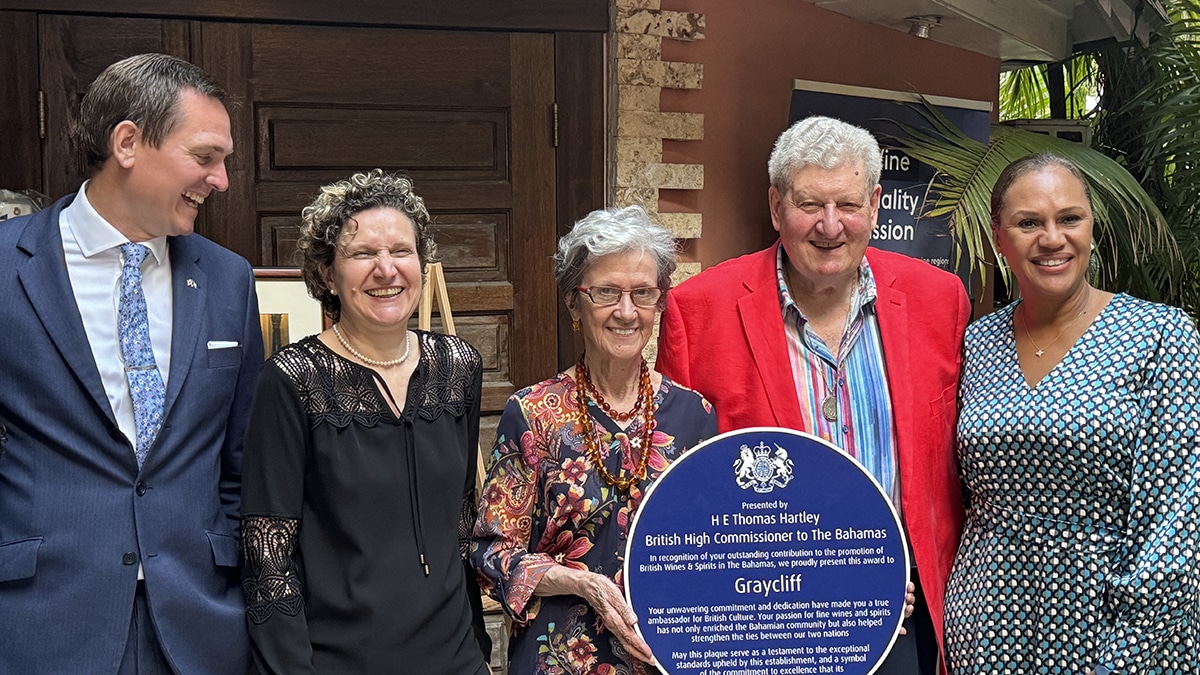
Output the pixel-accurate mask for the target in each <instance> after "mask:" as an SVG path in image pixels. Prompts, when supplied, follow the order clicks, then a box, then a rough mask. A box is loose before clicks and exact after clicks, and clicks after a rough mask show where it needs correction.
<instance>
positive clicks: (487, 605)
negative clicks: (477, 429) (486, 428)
mask: <svg viewBox="0 0 1200 675" xmlns="http://www.w3.org/2000/svg"><path fill="white" fill-rule="evenodd" d="M435 297H436V298H437V303H438V315H440V316H441V317H442V332H443V333H446V334H447V335H456V333H455V332H454V315H453V314H452V313H451V311H450V295H449V294H448V293H446V274H445V273H444V272H443V271H442V263H440V262H436V263H429V264H428V265H426V266H425V285H424V286H422V287H421V304H420V305H418V307H417V327H418V328H420V329H421V330H429V329H430V327H431V326H432V325H433V301H434V298H435ZM481 440H482V439H481ZM486 477H487V470H486V469H484V468H483V447H482V446H480V447H476V448H475V498H476V500H478V499H479V495H481V494H483V480H484V478H486ZM483 607H484V609H485V610H490V611H499V610H500V605H499V603H497V602H496V601H495V600H493V599H492V598H491V597H490V596H488V594H487V593H484V594H483ZM509 621H510V619H509V618H508V615H507V614H506V615H504V626H505V629H506V630H508V629H510V628H511V627H510V626H509ZM489 662H490V661H489Z"/></svg>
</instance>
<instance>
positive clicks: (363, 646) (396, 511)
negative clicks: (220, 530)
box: [242, 332, 490, 675]
mask: <svg viewBox="0 0 1200 675" xmlns="http://www.w3.org/2000/svg"><path fill="white" fill-rule="evenodd" d="M418 338H419V343H420V359H421V360H420V362H419V364H418V365H417V368H416V371H415V372H414V373H413V375H412V378H411V380H410V382H409V386H408V396H407V398H406V401H405V406H404V411H403V413H402V415H401V416H400V418H399V419H397V418H396V416H395V415H394V414H393V413H392V411H391V409H390V408H389V407H388V405H387V400H386V399H385V395H390V394H385V392H387V387H386V385H384V383H383V381H382V379H380V378H379V376H378V375H377V374H376V373H375V371H373V370H371V369H369V368H365V367H363V366H360V365H358V364H357V363H354V362H352V361H349V360H347V359H345V358H343V357H341V356H339V355H338V354H336V353H335V352H333V351H332V350H331V349H329V348H328V347H327V346H325V344H324V343H322V342H321V341H320V340H318V339H317V338H316V337H315V336H313V337H308V338H305V339H303V340H301V341H300V342H298V343H294V344H291V345H288V346H287V347H284V348H283V349H282V350H280V351H279V352H277V353H276V354H275V355H274V356H273V357H271V359H270V360H269V361H268V362H267V363H266V364H265V365H264V366H263V370H262V373H261V375H260V377H259V381H258V390H257V392H256V395H255V399H254V405H253V410H252V413H251V416H250V428H249V430H248V432H247V435H246V445H245V457H244V461H243V472H242V513H243V517H242V549H243V552H244V554H245V566H244V570H243V588H244V590H245V595H246V606H247V612H248V615H249V618H250V621H249V629H250V637H251V640H252V642H253V645H254V658H255V663H256V665H257V666H258V668H259V670H260V671H262V672H264V673H288V674H289V675H290V674H293V673H401V672H404V673H453V674H457V673H464V674H468V675H472V674H475V673H486V672H487V669H486V666H485V660H484V653H485V651H486V650H487V648H488V647H489V646H490V644H489V643H488V642H487V637H486V633H484V632H483V620H482V612H481V609H480V601H479V591H478V588H477V586H476V584H475V581H474V575H473V574H468V573H467V568H466V566H465V561H464V555H465V551H466V542H467V539H468V537H469V533H470V529H471V526H472V524H473V522H474V516H475V513H474V512H475V499H474V496H475V489H474V488H475V470H476V469H475V466H476V447H477V445H478V440H479V396H480V387H481V378H482V368H481V359H480V356H479V353H478V352H477V351H475V349H474V348H472V347H471V346H470V345H468V344H467V343H466V342H463V341H462V340H460V339H458V338H456V337H453V336H447V335H441V334H437V333H425V332H418Z"/></svg>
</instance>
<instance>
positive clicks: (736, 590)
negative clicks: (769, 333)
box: [625, 427, 909, 675]
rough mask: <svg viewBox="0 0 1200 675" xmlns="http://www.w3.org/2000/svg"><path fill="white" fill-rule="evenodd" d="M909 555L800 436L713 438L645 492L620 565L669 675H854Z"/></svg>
mask: <svg viewBox="0 0 1200 675" xmlns="http://www.w3.org/2000/svg"><path fill="white" fill-rule="evenodd" d="M908 567H909V564H908V545H907V544H906V542H905V540H904V532H903V529H902V528H901V526H900V520H899V518H898V517H897V516H896V511H895V509H893V508H892V504H891V501H890V500H889V499H888V497H887V495H886V494H885V493H884V492H883V490H882V489H881V488H880V487H879V483H877V482H876V481H875V479H874V478H872V477H871V475H870V474H868V473H867V472H866V470H864V469H863V467H862V466H861V465H860V464H859V463H858V462H856V461H855V460H854V459H853V458H851V457H849V456H848V455H846V454H845V453H843V452H842V451H841V450H839V449H838V448H837V447H835V446H833V445H831V444H829V443H827V442H825V441H823V440H821V439H819V438H817V437H815V436H811V435H809V434H805V433H800V432H796V431H791V430H788V429H780V428H768V427H759V428H752V429H742V430H739V431H734V432H730V433H727V434H722V435H720V436H717V437H716V438H713V439H711V440H709V441H707V442H705V443H702V444H700V445H698V446H696V447H695V448H694V449H693V450H692V451H690V452H688V453H687V454H685V455H684V456H683V457H681V458H680V459H678V460H676V461H675V462H674V463H672V464H671V465H670V466H669V467H667V470H666V471H664V472H663V474H662V475H661V476H659V478H658V480H657V481H656V482H655V483H654V485H653V486H652V487H651V488H650V490H649V491H648V492H647V493H646V497H645V499H644V500H643V502H642V505H641V508H640V509H639V510H638V513H637V516H636V517H635V518H634V521H633V527H632V528H631V530H630V535H629V550H628V552H627V555H626V558H625V588H626V597H627V599H628V601H629V604H630V606H631V607H632V608H633V610H634V612H636V613H637V616H638V630H639V632H640V633H641V635H642V637H643V638H644V639H645V640H646V643H647V644H649V645H650V648H651V650H653V652H654V656H655V658H656V659H657V660H658V663H659V665H660V667H661V668H662V669H663V670H665V671H666V672H667V673H670V674H671V675H735V674H736V675H800V674H807V673H812V674H814V675H816V674H818V673H837V674H842V675H867V674H869V673H872V672H874V670H875V668H876V667H877V666H878V664H879V663H880V662H882V661H883V658H884V657H885V656H886V655H887V653H888V650H889V649H890V648H891V646H892V643H893V642H894V641H895V639H896V636H897V635H898V633H899V630H900V624H901V623H902V621H903V615H904V594H905V586H906V584H907V583H908Z"/></svg>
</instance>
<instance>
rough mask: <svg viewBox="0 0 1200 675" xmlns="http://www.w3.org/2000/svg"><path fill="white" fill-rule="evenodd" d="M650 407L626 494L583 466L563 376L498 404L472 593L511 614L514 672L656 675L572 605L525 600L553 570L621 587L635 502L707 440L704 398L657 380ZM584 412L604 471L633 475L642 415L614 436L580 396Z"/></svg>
mask: <svg viewBox="0 0 1200 675" xmlns="http://www.w3.org/2000/svg"><path fill="white" fill-rule="evenodd" d="M654 405H655V407H656V410H655V415H654V419H655V429H654V435H653V437H652V440H651V449H650V456H649V457H648V460H647V470H646V477H645V478H644V479H642V480H641V481H639V482H637V483H635V484H633V485H631V486H630V488H629V490H628V491H625V490H619V489H617V488H615V487H613V486H612V485H610V484H609V483H607V482H605V481H604V479H602V478H601V477H600V476H599V475H598V474H597V472H596V470H595V468H594V467H593V466H592V463H591V459H590V458H589V457H588V454H587V450H586V446H585V445H584V442H583V436H582V429H583V425H582V424H581V423H580V417H579V414H580V411H579V404H578V399H577V397H576V383H575V380H574V378H573V377H572V376H571V375H569V374H567V373H560V374H559V375H557V376H555V377H553V378H551V379H549V380H546V381H544V382H540V383H538V384H536V385H533V386H532V387H528V388H526V389H523V390H521V391H519V392H517V393H516V394H514V395H513V396H512V398H510V399H509V401H508V404H507V405H506V406H505V409H504V414H503V416H502V417H501V419H500V426H499V429H498V432H497V438H496V445H495V448H494V450H493V451H492V463H491V470H490V471H489V472H488V478H487V483H486V484H485V485H484V490H483V496H482V500H481V506H480V512H479V518H478V520H477V522H476V526H475V537H474V542H473V544H472V548H471V562H472V564H474V565H475V567H476V568H477V570H478V571H479V581H480V586H481V587H483V588H484V589H485V590H486V591H488V592H489V593H490V594H491V595H492V597H494V598H496V600H498V601H499V602H500V603H501V604H502V605H503V606H504V608H505V610H506V611H507V612H508V614H509V615H510V616H511V617H512V618H513V634H512V636H511V640H510V642H509V672H510V673H511V674H512V675H525V674H529V673H538V674H542V673H545V674H554V675H558V674H562V675H577V674H578V675H583V674H585V673H587V674H592V673H594V674H598V675H627V674H628V675H631V674H633V673H650V672H654V671H653V670H652V669H651V667H649V666H647V665H646V664H643V663H641V662H637V661H636V660H635V659H633V658H632V657H631V656H630V655H629V654H628V653H627V652H626V651H625V649H624V648H623V647H622V646H621V643H620V641H618V640H617V638H616V637H615V635H613V634H612V633H611V632H610V631H608V630H607V629H605V627H604V626H603V624H602V623H601V622H600V621H599V619H598V617H597V616H596V614H595V612H594V611H593V610H592V608H591V607H590V606H589V605H588V604H587V603H586V602H585V601H584V600H583V599H582V598H580V597H577V596H551V597H537V596H534V595H533V590H534V589H535V588H536V587H537V585H538V582H540V581H541V579H542V576H543V575H545V573H546V571H547V570H548V569H550V568H551V567H552V566H553V565H566V566H568V567H573V568H576V569H581V570H587V571H590V572H595V573H598V574H603V575H605V576H607V577H609V578H610V579H612V580H613V581H615V582H616V584H617V585H618V586H620V587H621V588H624V585H623V583H622V582H623V577H622V575H623V567H624V564H625V551H626V540H627V538H628V536H629V527H630V525H631V524H632V522H633V517H634V514H636V513H637V509H638V506H639V505H640V504H641V501H642V497H643V495H644V494H645V492H646V490H647V489H648V488H649V487H650V484H651V483H653V482H654V480H655V479H656V478H658V476H659V475H660V474H661V473H662V472H663V470H664V469H665V468H666V467H667V465H668V464H669V463H670V462H671V461H672V460H674V459H676V458H678V457H679V456H680V455H682V454H683V453H684V452H686V451H687V450H688V449H689V448H691V447H693V446H694V445H696V444H697V443H699V442H700V441H702V440H705V439H707V438H710V437H712V436H715V435H716V433H717V418H716V415H715V414H714V413H713V408H712V406H711V405H710V404H709V403H708V401H706V400H705V399H704V398H703V397H701V396H700V395H699V394H697V393H696V392H694V391H692V390H690V389H687V388H685V387H683V386H681V385H678V384H676V383H674V382H672V381H671V380H670V379H668V378H666V377H664V378H663V380H662V383H661V384H660V385H659V387H658V388H657V390H656V392H655V396H654ZM587 408H588V410H587V414H589V415H591V417H592V425H593V430H594V432H595V434H596V439H597V442H598V447H599V449H600V454H601V456H602V458H603V459H604V463H605V467H606V468H607V469H608V472H609V473H610V474H612V475H613V476H618V477H627V476H630V475H632V474H633V473H634V472H635V470H636V468H637V467H638V465H639V463H640V461H641V454H640V449H638V448H637V443H636V441H638V440H640V439H641V438H642V436H643V423H642V420H641V418H640V416H639V417H638V418H635V419H634V420H633V421H632V422H630V424H629V426H628V427H627V428H626V429H621V427H620V426H619V425H617V423H616V422H614V421H613V420H612V419H610V418H609V417H608V416H607V415H605V413H604V412H603V411H602V410H601V409H600V408H599V407H597V406H596V405H595V404H594V403H593V402H591V401H590V400H589V401H588V405H587ZM630 439H633V440H634V441H635V443H632V444H631V442H630Z"/></svg>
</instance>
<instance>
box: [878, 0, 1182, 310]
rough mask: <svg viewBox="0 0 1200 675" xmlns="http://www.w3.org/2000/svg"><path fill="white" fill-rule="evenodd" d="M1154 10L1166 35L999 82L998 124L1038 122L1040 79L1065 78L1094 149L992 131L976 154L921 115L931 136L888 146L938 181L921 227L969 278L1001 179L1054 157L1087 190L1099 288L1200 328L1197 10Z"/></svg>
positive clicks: (932, 115) (1046, 98) (987, 246)
mask: <svg viewBox="0 0 1200 675" xmlns="http://www.w3.org/2000/svg"><path fill="white" fill-rule="evenodd" d="M1162 4H1163V6H1164V7H1165V8H1166V9H1167V11H1168V13H1169V15H1170V17H1171V19H1172V24H1171V26H1170V31H1169V32H1168V33H1167V34H1164V35H1159V36H1154V37H1153V38H1152V39H1151V42H1150V44H1149V45H1148V46H1147V45H1142V44H1140V43H1137V42H1136V41H1135V42H1132V43H1124V44H1112V45H1108V46H1105V47H1103V48H1100V49H1097V50H1095V51H1091V52H1087V53H1079V54H1075V55H1074V56H1072V57H1071V58H1070V59H1068V60H1067V61H1066V62H1064V63H1061V64H1049V65H1040V66H1031V67H1029V68H1023V69H1020V70H1016V71H1012V72H1009V73H1005V74H1003V75H1002V76H1001V82H1000V118H1001V119H1003V120H1009V119H1039V118H1046V117H1048V116H1049V112H1050V91H1049V89H1048V88H1047V82H1048V81H1049V78H1048V77H1047V72H1048V69H1049V68H1063V75H1064V76H1063V82H1064V91H1063V92H1061V96H1062V97H1063V98H1064V99H1065V101H1066V104H1067V105H1066V109H1067V116H1068V117H1070V118H1076V119H1088V120H1090V121H1091V127H1092V147H1091V148H1088V147H1083V146H1080V145H1077V144H1072V143H1067V142H1063V141H1059V140H1056V139H1053V138H1050V137H1047V136H1040V135H1038V134H1034V133H1030V132H1026V131H1021V130H1018V129H1015V128H1012V127H1007V126H1003V125H998V126H993V127H992V131H991V140H990V142H989V144H988V145H986V146H985V145H983V144H980V143H977V142H975V141H973V140H972V139H970V138H967V137H965V136H963V135H962V134H961V133H959V132H958V130H957V129H956V128H954V127H953V125H951V124H949V123H948V122H947V121H946V120H945V119H944V118H942V117H941V115H940V114H938V113H937V111H936V110H935V109H934V108H932V107H931V106H929V105H925V106H924V108H923V110H924V112H923V114H924V115H925V116H926V118H927V120H928V121H929V123H930V124H931V126H932V127H933V129H934V133H932V134H925V133H921V132H918V131H916V130H914V129H907V130H906V131H908V133H910V134H911V137H910V138H908V139H905V138H897V139H895V142H896V144H897V145H898V146H899V147H901V149H903V150H904V151H905V152H907V153H908V154H909V155H911V156H912V157H914V158H915V159H918V160H920V161H922V162H925V163H927V164H930V165H931V166H933V167H934V168H935V169H937V171H938V173H937V175H936V176H935V178H934V180H933V183H932V184H931V185H930V189H931V195H930V197H931V198H930V200H927V202H926V211H925V214H924V215H925V216H940V215H949V216H950V218H951V227H952V231H953V232H954V235H955V236H956V238H957V239H958V241H959V243H960V245H961V248H962V250H964V251H965V252H966V254H967V255H968V256H969V259H970V261H971V264H972V267H973V268H974V269H979V268H982V267H984V266H986V265H988V264H989V263H988V262H987V261H990V260H995V259H996V256H995V250H994V248H993V245H992V241H991V227H990V223H989V222H988V218H989V215H988V214H989V210H990V206H989V202H990V195H991V186H992V185H993V184H994V183H995V180H996V178H997V177H998V176H999V173H1000V171H1001V170H1002V169H1003V168H1004V167H1005V166H1006V165H1007V164H1008V163H1009V162H1011V161H1013V160H1015V159H1018V158H1020V157H1022V156H1024V155H1026V154H1029V153H1031V152H1042V151H1050V152H1056V153H1059V154H1062V155H1064V156H1066V157H1068V158H1070V159H1071V160H1073V161H1074V162H1075V163H1077V164H1078V165H1079V166H1080V168H1081V169H1082V170H1083V172H1084V174H1085V175H1086V176H1087V177H1088V180H1089V183H1090V187H1091V190H1092V196H1093V200H1094V201H1095V205H1094V206H1095V209H1096V242H1097V249H1096V254H1097V256H1098V257H1099V259H1100V261H1101V264H1100V265H1099V278H1098V280H1097V283H1099V285H1100V286H1102V287H1104V288H1106V289H1108V290H1113V291H1126V292H1129V293H1132V294H1133V295H1137V296H1140V297H1143V298H1147V299H1151V300H1158V301H1162V302H1167V303H1169V304H1173V305H1177V306H1181V307H1184V308H1185V309H1187V310H1188V311H1189V312H1190V313H1191V314H1192V315H1193V316H1195V317H1197V318H1198V319H1200V0H1163V2H1162ZM1055 94H1056V95H1058V94H1059V92H1055ZM1088 101H1092V102H1096V101H1098V105H1095V106H1092V107H1089V105H1088ZM1001 265H1002V263H1001ZM999 271H1000V272H1001V274H1003V275H1005V277H1006V278H1007V270H1006V269H1004V268H1003V267H1001V268H1000V270H999Z"/></svg>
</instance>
